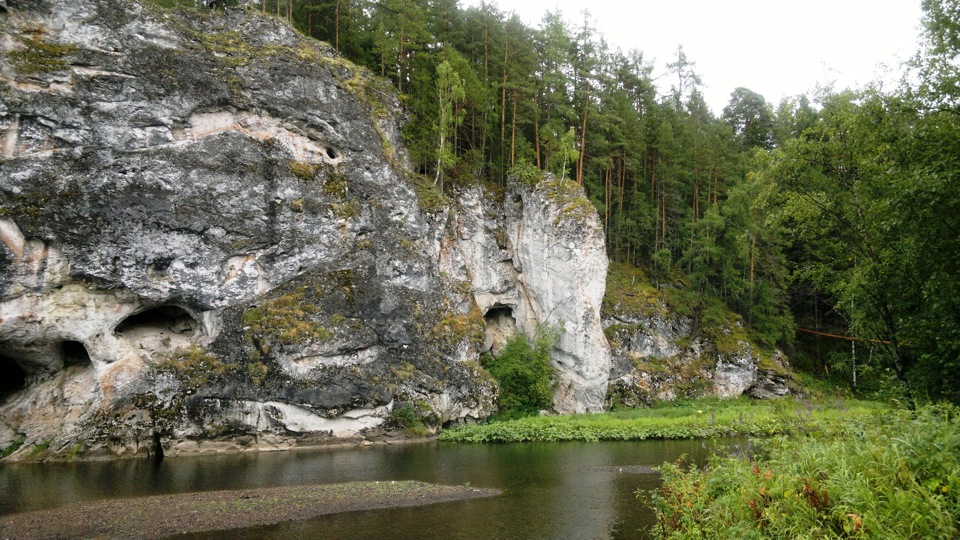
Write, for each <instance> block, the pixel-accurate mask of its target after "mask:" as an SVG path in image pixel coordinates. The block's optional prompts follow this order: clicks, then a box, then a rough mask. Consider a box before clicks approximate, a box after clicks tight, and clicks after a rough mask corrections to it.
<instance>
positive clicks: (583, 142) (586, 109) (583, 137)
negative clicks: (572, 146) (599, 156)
mask: <svg viewBox="0 0 960 540" xmlns="http://www.w3.org/2000/svg"><path fill="white" fill-rule="evenodd" d="M589 113H590V91H589V90H588V91H587V94H586V96H585V98H584V103H583V130H582V131H581V132H580V163H579V164H577V184H579V185H581V186H582V185H583V162H584V161H586V160H587V115H589Z"/></svg>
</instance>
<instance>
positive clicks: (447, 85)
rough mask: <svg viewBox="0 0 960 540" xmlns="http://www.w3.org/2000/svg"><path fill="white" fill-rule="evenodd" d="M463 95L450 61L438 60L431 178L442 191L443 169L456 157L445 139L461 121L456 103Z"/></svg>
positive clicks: (450, 164)
mask: <svg viewBox="0 0 960 540" xmlns="http://www.w3.org/2000/svg"><path fill="white" fill-rule="evenodd" d="M464 97H466V93H465V92H464V89H463V80H461V79H460V76H459V75H457V72H456V71H454V70H453V67H451V66H450V62H448V61H446V60H444V61H443V62H440V64H439V65H438V66H437V101H438V104H439V105H440V110H439V112H438V114H437V122H436V124H435V127H436V130H437V136H438V137H439V139H440V141H439V145H438V146H437V176H436V178H435V179H434V180H433V185H434V186H436V185H437V183H438V182H439V183H440V191H443V169H444V168H445V167H452V166H453V164H454V162H455V159H456V156H455V155H454V153H453V151H452V150H451V149H450V148H449V145H447V139H449V138H450V135H451V134H452V133H453V131H454V130H455V129H457V128H458V127H459V126H460V124H461V123H462V122H463V115H464V111H463V110H457V108H456V105H457V104H458V103H460V102H461V101H463V99H464Z"/></svg>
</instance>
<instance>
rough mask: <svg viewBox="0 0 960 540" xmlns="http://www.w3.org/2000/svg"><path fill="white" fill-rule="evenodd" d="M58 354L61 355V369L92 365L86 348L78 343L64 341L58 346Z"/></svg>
mask: <svg viewBox="0 0 960 540" xmlns="http://www.w3.org/2000/svg"><path fill="white" fill-rule="evenodd" d="M60 352H61V354H62V355H63V367H69V366H89V365H91V364H93V361H92V360H90V353H89V352H87V348H86V347H85V346H84V345H83V343H80V342H79V341H64V342H63V343H62V344H61V345H60Z"/></svg>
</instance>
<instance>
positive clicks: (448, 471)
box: [0, 441, 712, 539]
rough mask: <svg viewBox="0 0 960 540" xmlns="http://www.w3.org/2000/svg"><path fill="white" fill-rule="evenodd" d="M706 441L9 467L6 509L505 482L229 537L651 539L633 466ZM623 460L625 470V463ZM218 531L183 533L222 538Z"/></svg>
mask: <svg viewBox="0 0 960 540" xmlns="http://www.w3.org/2000/svg"><path fill="white" fill-rule="evenodd" d="M711 448H712V446H711V444H710V443H706V444H704V443H702V442H701V441H644V442H601V443H526V444H484V445H471V444H452V443H438V442H430V443H423V444H407V445H397V446H373V447H361V448H352V449H336V450H301V451H290V452H264V453H258V454H234V455H216V456H196V457H175V458H167V459H165V460H163V461H162V462H160V463H156V464H155V463H153V462H151V461H149V460H146V459H142V460H124V461H108V462H78V463H45V464H29V465H27V464H23V465H21V464H12V463H10V464H2V465H0V493H2V494H3V497H2V500H0V513H2V514H8V513H13V512H23V511H28V510H35V509H41V508H51V507H56V506H61V505H66V504H71V503H74V502H78V501H83V500H89V499H100V498H108V497H134V496H143V495H158V494H165V493H179V492H188V491H205V490H220V489H240V488H255V487H264V486H280V485H290V484H317V483H332V482H350V481H355V480H422V481H426V482H434V483H439V484H455V485H471V486H475V487H492V488H497V489H501V490H503V492H504V494H503V495H502V496H500V497H493V498H487V499H474V500H469V501H460V502H454V503H445V504H439V505H433V506H426V507H419V508H397V509H389V510H376V511H366V512H355V513H348V514H341V515H334V516H324V517H320V518H316V519H311V520H306V521H300V522H293V523H285V524H280V525H274V526H269V527H256V528H251V529H243V530H238V531H231V532H230V535H229V536H230V537H231V538H250V539H253V538H256V539H261V538H276V539H280V538H283V539H296V538H311V539H314V538H320V539H323V538H337V539H346V538H370V539H374V538H375V539H382V538H397V539H406V538H410V539H414V538H416V539H434V538H436V539H440V538H442V539H460V538H463V539H467V538H469V539H475V538H489V539H531V538H544V539H554V538H556V539H560V538H575V539H627V538H647V537H648V535H647V534H646V532H645V531H646V530H647V529H648V528H649V527H650V526H651V524H652V522H653V512H652V511H651V510H650V509H649V508H648V507H647V506H646V504H645V502H644V498H643V497H642V496H641V498H639V499H638V497H637V495H636V492H637V490H642V491H647V490H650V489H652V488H654V487H656V486H657V485H658V484H659V476H658V475H656V474H654V473H651V472H646V473H637V472H636V471H637V470H638V468H640V469H641V470H642V468H645V467H656V466H658V465H660V464H661V463H663V462H664V461H672V460H676V459H677V458H678V457H679V456H680V455H682V454H686V455H687V456H689V457H690V458H691V459H692V460H694V461H698V462H700V461H703V460H704V459H705V458H706V456H707V455H708V454H709V453H710V452H711V451H712V450H711ZM621 468H626V469H625V470H623V471H622V470H621ZM223 536H224V533H223V532H219V533H215V534H206V535H202V534H201V535H192V536H178V537H177V538H211V539H212V538H222V537H223Z"/></svg>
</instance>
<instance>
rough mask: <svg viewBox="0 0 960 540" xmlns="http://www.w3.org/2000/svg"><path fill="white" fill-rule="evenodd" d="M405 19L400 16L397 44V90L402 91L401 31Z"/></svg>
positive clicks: (404, 25)
mask: <svg viewBox="0 0 960 540" xmlns="http://www.w3.org/2000/svg"><path fill="white" fill-rule="evenodd" d="M406 22H407V21H406V19H404V18H403V17H400V43H399V45H398V46H397V49H398V50H399V54H398V55H397V92H399V93H401V94H402V93H403V31H404V29H405V28H406Z"/></svg>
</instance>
